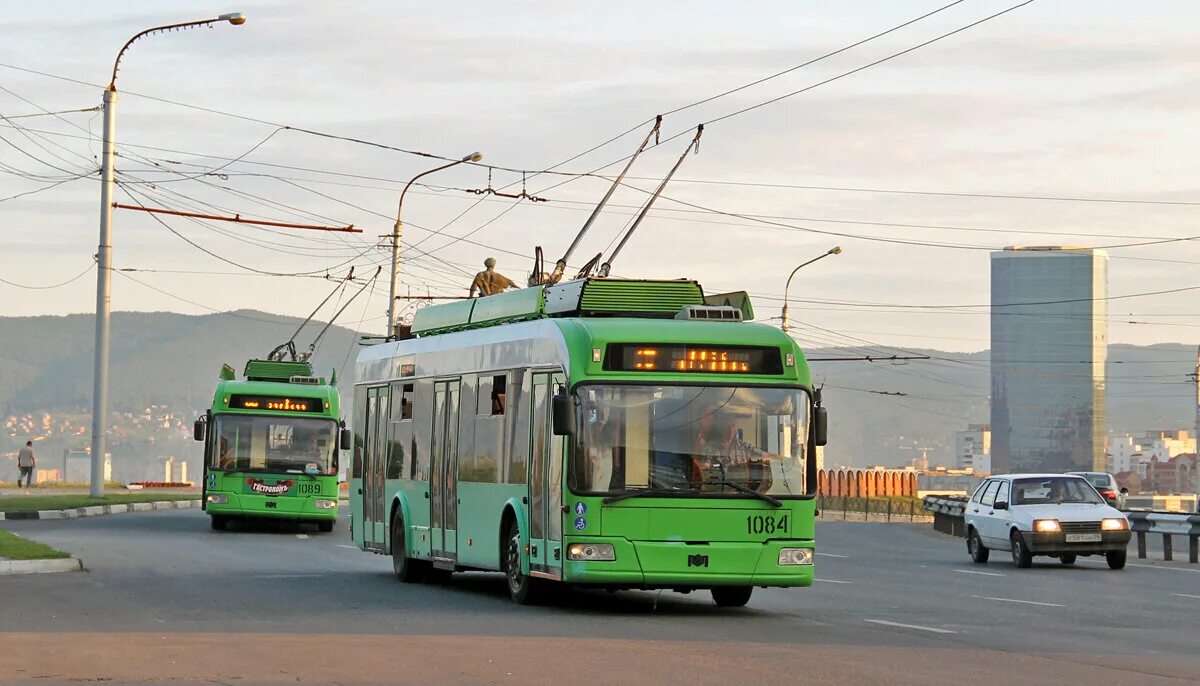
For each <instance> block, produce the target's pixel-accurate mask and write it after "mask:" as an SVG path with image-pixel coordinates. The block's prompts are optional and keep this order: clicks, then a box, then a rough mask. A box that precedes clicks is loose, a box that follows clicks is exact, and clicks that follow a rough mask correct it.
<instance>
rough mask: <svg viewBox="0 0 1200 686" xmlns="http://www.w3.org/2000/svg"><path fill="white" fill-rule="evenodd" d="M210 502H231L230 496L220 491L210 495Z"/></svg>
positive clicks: (213, 503) (214, 503)
mask: <svg viewBox="0 0 1200 686" xmlns="http://www.w3.org/2000/svg"><path fill="white" fill-rule="evenodd" d="M208 502H209V504H211V505H225V504H227V503H228V502H229V496H227V495H222V494H220V493H211V494H209V496H208Z"/></svg>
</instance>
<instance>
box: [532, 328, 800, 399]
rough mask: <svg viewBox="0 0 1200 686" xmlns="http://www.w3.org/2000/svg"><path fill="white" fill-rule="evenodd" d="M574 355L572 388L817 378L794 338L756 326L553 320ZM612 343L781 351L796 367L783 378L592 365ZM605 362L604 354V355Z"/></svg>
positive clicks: (795, 381)
mask: <svg viewBox="0 0 1200 686" xmlns="http://www.w3.org/2000/svg"><path fill="white" fill-rule="evenodd" d="M553 321H554V323H555V324H557V325H558V328H559V330H560V331H562V335H563V338H564V339H565V340H566V342H567V349H568V350H569V351H570V356H571V368H570V369H569V370H568V377H569V378H570V381H571V386H572V387H574V386H576V385H578V384H579V383H581V382H587V381H604V382H606V383H622V382H634V383H646V382H651V381H653V382H657V383H663V384H671V383H679V382H684V383H709V384H713V385H725V384H729V385H755V384H760V385H774V386H803V387H805V388H812V376H811V375H810V374H809V370H808V363H807V361H806V360H805V359H804V353H803V352H802V351H801V350H800V347H799V346H798V345H796V342H795V341H794V340H792V338H791V337H790V336H788V335H787V334H785V333H784V332H782V331H780V330H779V329H777V328H775V327H773V326H767V325H766V324H756V323H753V322H742V323H737V324H733V323H728V322H702V321H679V320H673V319H668V320H656V319H637V318H634V317H606V318H602V319H601V318H597V319H583V318H577V317H571V318H563V319H554V320H553ZM609 343H696V344H709V345H745V346H771V347H777V348H779V349H780V351H781V352H782V353H783V354H785V355H786V354H787V353H791V354H792V355H793V366H791V367H788V366H786V365H785V366H784V368H783V373H782V374H771V375H758V374H719V373H694V372H689V373H680V372H672V371H662V372H612V371H605V370H604V363H603V362H602V361H601V362H593V361H592V350H594V349H596V348H599V349H600V350H601V352H602V353H603V351H604V349H605V347H606V346H607V345H608V344H609ZM601 360H603V355H602V356H601Z"/></svg>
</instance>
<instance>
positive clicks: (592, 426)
mask: <svg viewBox="0 0 1200 686" xmlns="http://www.w3.org/2000/svg"><path fill="white" fill-rule="evenodd" d="M740 295H741V296H743V297H741V298H729V297H727V296H716V297H709V298H705V296H704V294H703V291H702V290H701V288H700V285H699V284H698V283H696V282H694V281H686V280H680V281H632V280H618V279H579V280H575V281H567V282H563V283H561V284H557V285H553V286H544V287H532V288H526V289H521V290H517V291H509V292H507V293H501V294H497V295H492V296H488V297H483V298H479V299H474V300H463V301H458V302H453V303H449V304H445V305H437V306H432V307H427V308H424V309H421V310H419V311H418V312H417V314H416V316H415V318H414V320H413V324H412V327H411V334H409V337H408V338H406V339H404V340H397V341H392V342H387V343H382V344H378V345H373V346H370V347H367V348H365V349H364V350H363V351H362V352H361V353H360V355H359V357H358V361H357V368H356V373H357V377H356V385H355V396H354V409H353V431H354V441H353V459H352V465H351V470H350V475H349V480H350V511H351V532H352V536H353V539H354V542H355V543H356V544H357V546H358V547H359V548H361V549H363V550H366V551H370V552H374V553H379V554H384V555H390V556H391V557H392V560H393V566H394V569H395V572H396V575H397V576H398V577H399V578H400V579H401V580H403V581H409V582H411V581H417V580H419V579H421V578H422V577H424V576H427V575H437V574H447V573H450V572H453V571H458V570H495V571H501V572H504V573H505V574H506V577H507V580H508V589H509V592H510V594H511V596H512V598H513V600H514V601H516V602H519V603H528V602H534V601H536V600H537V599H538V596H539V595H540V594H541V593H542V592H543V591H545V590H546V587H547V585H549V584H553V583H562V584H569V585H578V586H594V587H602V588H608V589H673V590H677V591H681V592H689V591H692V590H698V589H708V590H710V591H711V592H712V596H713V599H714V601H715V602H716V603H717V604H718V605H722V606H740V605H744V604H745V603H746V602H747V601H748V600H749V598H750V596H751V592H752V589H753V587H755V586H760V587H787V586H810V585H811V584H812V581H813V554H814V553H813V550H814V542H813V518H814V505H815V500H814V496H815V491H816V460H815V459H814V455H815V451H816V448H817V446H819V445H823V444H824V433H825V428H824V427H825V412H824V409H823V408H821V407H820V406H819V394H814V390H813V385H812V380H811V378H810V375H809V370H808V366H807V363H806V362H805V359H804V356H803V355H802V353H801V351H800V349H799V348H798V347H797V346H796V344H795V342H794V341H793V340H792V339H791V338H790V337H788V336H787V335H786V334H784V333H783V332H781V331H779V330H778V329H776V328H774V327H771V326H767V325H764V324H757V323H751V322H748V321H744V319H751V318H752V317H753V313H752V310H751V309H750V305H749V302H748V299H746V298H745V297H744V294H740ZM727 302H735V303H738V304H737V305H736V306H731V305H727V304H714V303H727Z"/></svg>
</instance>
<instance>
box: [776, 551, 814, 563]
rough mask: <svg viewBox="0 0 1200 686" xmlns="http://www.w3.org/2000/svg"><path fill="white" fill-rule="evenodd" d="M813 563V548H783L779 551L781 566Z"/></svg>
mask: <svg viewBox="0 0 1200 686" xmlns="http://www.w3.org/2000/svg"><path fill="white" fill-rule="evenodd" d="M812 563H813V551H812V548H783V549H782V550H780V551H779V564H780V566H784V565H810V564H812Z"/></svg>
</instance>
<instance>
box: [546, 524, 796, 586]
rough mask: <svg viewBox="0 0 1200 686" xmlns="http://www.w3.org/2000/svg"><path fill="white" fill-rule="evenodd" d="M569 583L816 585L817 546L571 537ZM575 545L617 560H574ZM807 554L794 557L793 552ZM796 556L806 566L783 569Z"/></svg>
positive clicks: (567, 547) (791, 541) (565, 566)
mask: <svg viewBox="0 0 1200 686" xmlns="http://www.w3.org/2000/svg"><path fill="white" fill-rule="evenodd" d="M563 543H564V546H563V549H564V550H565V551H568V554H567V559H565V560H563V581H565V582H566V583H570V584H586V585H601V586H619V587H630V588H706V587H711V586H732V585H743V586H776V587H785V586H811V585H812V583H813V565H812V556H813V552H812V551H813V541H812V540H811V539H784V540H769V541H765V542H761V543H760V542H711V543H689V542H683V541H630V540H628V539H625V538H614V537H601V536H586V537H585V536H578V537H571V536H568V537H565V538H564V540H563ZM572 543H588V544H607V545H611V546H612V550H613V557H614V558H615V559H612V560H603V561H602V560H572V559H570V553H569V551H570V548H571V544H572ZM795 549H805V550H807V553H804V554H802V555H794V554H792V553H791V552H784V551H785V550H788V551H791V550H795ZM796 557H800V558H807V563H804V564H781V562H784V561H785V560H786V561H788V562H791V561H793V560H794V559H795V558H796Z"/></svg>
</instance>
